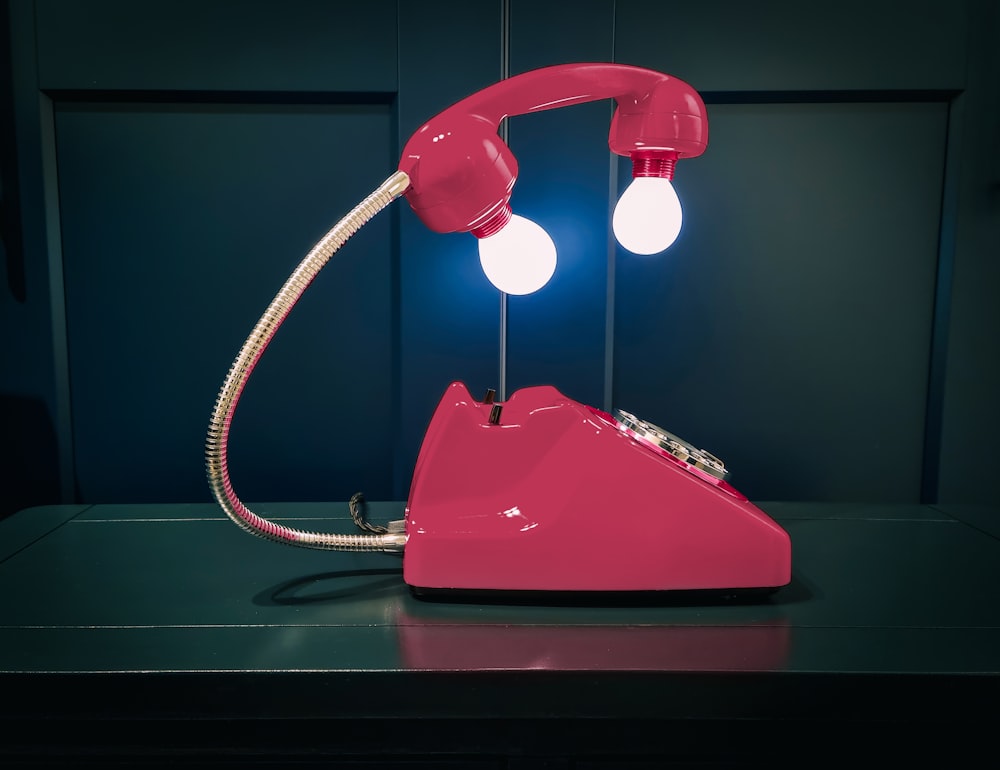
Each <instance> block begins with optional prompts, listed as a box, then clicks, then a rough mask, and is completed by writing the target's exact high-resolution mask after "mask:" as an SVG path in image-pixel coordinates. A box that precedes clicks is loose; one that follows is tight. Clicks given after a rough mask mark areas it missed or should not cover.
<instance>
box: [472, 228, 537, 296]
mask: <svg viewBox="0 0 1000 770" xmlns="http://www.w3.org/2000/svg"><path fill="white" fill-rule="evenodd" d="M479 261H480V263H481V264H482V266H483V272H484V273H486V277H487V278H489V279H490V283H492V284H493V285H494V286H496V287H497V288H498V289H500V291H502V292H506V293H507V294H531V293H532V292H533V291H538V290H539V289H540V288H542V287H543V286H544V285H545V284H547V283H548V282H549V278H551V277H552V274H553V273H554V272H555V270H556V245H555V244H554V243H553V242H552V239H551V238H550V237H549V234H548V233H547V232H545V230H544V229H543V228H542V227H540V226H539V225H536V224H535V223H534V222H532V221H531V220H530V219H525V218H524V217H521V216H518V215H517V214H514V215H513V216H512V217H511V218H510V221H509V222H508V223H507V224H506V225H504V226H503V228H501V229H500V230H499V231H498V232H496V233H494V234H493V235H489V236H487V237H485V238H480V239H479Z"/></svg>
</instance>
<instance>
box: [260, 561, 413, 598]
mask: <svg viewBox="0 0 1000 770" xmlns="http://www.w3.org/2000/svg"><path fill="white" fill-rule="evenodd" d="M405 590H406V584H405V583H403V570H402V568H395V569H388V568H380V569H353V570H340V571H336V572H320V573H317V574H314V575H304V576H302V577H299V578H295V579H293V580H286V581H285V582H283V583H279V584H278V585H276V586H271V587H270V588H265V589H264V590H263V591H261V592H259V593H258V594H257V595H255V596H254V597H253V603H254V604H256V605H258V606H262V607H279V606H285V607H287V606H294V605H305V604H319V603H322V602H338V601H355V600H359V599H373V598H379V597H385V598H389V597H391V596H393V595H396V594H398V593H400V592H403V591H405Z"/></svg>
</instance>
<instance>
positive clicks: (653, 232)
mask: <svg viewBox="0 0 1000 770" xmlns="http://www.w3.org/2000/svg"><path fill="white" fill-rule="evenodd" d="M611 226H612V228H613V229H614V231H615V237H616V238H617V239H618V242H619V243H620V244H621V245H622V246H623V247H625V248H626V249H628V250H629V251H631V252H632V253H633V254H658V253H659V252H661V251H663V250H664V249H665V248H667V247H668V246H669V245H670V244H671V243H673V242H674V241H675V240H677V235H678V234H679V233H680V231H681V202H680V199H679V198H678V197H677V193H676V192H675V191H674V186H673V185H672V184H670V180H669V179H664V178H662V177H655V176H640V177H636V178H635V179H633V180H632V184H630V185H629V186H628V189H626V190H625V192H624V193H623V194H622V197H621V198H620V199H619V200H618V205H617V206H615V214H614V217H612V220H611Z"/></svg>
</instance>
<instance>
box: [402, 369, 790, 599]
mask: <svg viewBox="0 0 1000 770" xmlns="http://www.w3.org/2000/svg"><path fill="white" fill-rule="evenodd" d="M725 475H726V470H725V467H724V466H723V464H722V463H721V462H720V461H719V460H718V459H717V458H715V457H713V456H712V455H710V454H708V453H706V452H704V451H701V450H698V449H695V448H694V447H692V446H690V445H689V444H687V443H686V442H684V441H682V440H681V439H679V438H677V437H676V436H674V435H672V434H670V433H668V432H666V431H664V430H662V429H660V428H657V427H656V426H654V425H651V424H649V423H646V422H643V421H642V420H639V419H637V418H636V417H634V416H632V415H630V414H628V413H626V412H620V411H619V412H616V414H615V415H610V414H607V413H606V412H603V411H601V410H598V409H595V408H593V407H589V406H585V405H584V404H580V403H578V402H576V401H573V400H572V399H569V398H567V397H566V396H564V395H563V394H562V393H560V392H559V391H558V390H556V389H555V388H553V387H551V386H538V387H530V388H524V389H522V390H519V391H517V392H515V393H514V394H513V395H512V396H511V397H510V398H509V399H508V400H507V401H506V402H504V403H502V404H501V403H494V402H493V397H492V393H490V394H487V396H486V398H485V399H484V400H483V401H477V400H475V399H474V398H473V397H472V396H471V395H470V394H469V391H468V389H467V388H466V387H465V385H463V384H462V383H458V382H456V383H452V384H451V385H450V386H449V388H448V389H447V391H446V392H445V394H444V397H443V398H442V399H441V402H440V403H439V404H438V407H437V410H436V411H435V412H434V416H433V418H432V420H431V423H430V426H429V427H428V429H427V433H426V435H425V438H424V442H423V445H422V447H421V449H420V453H419V455H418V458H417V462H416V466H415V469H414V473H413V481H412V485H411V487H410V495H409V500H408V504H407V508H406V520H405V533H406V538H407V541H406V550H405V554H404V558H403V578H404V580H405V581H406V583H407V584H409V585H410V586H411V587H412V588H414V590H415V591H416V592H417V593H418V594H421V593H424V594H431V593H433V592H435V591H436V590H448V591H454V590H456V589H457V590H473V591H525V590H532V591H539V590H542V591H557V592H558V591H574V592H575V591H677V590H701V589H715V590H729V589H762V588H771V589H773V588H778V587H780V586H783V585H785V584H787V583H788V582H789V580H790V578H791V544H790V539H789V537H788V534H787V533H786V532H785V531H784V530H783V529H782V528H781V527H780V526H778V524H777V523H775V522H774V521H773V520H772V519H771V518H770V517H769V516H768V515H767V514H765V513H764V512H763V511H761V510H760V509H759V508H757V507H755V506H754V505H753V504H751V503H750V502H749V501H748V500H747V498H746V497H744V496H743V495H742V494H740V493H739V492H738V491H737V490H736V489H734V488H733V487H732V486H731V485H730V484H729V483H727V482H726V481H725Z"/></svg>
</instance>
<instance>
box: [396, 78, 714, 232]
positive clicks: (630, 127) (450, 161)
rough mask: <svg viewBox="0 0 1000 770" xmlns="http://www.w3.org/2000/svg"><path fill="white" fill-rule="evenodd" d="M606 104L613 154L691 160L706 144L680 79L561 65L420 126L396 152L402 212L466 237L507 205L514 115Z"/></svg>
mask: <svg viewBox="0 0 1000 770" xmlns="http://www.w3.org/2000/svg"><path fill="white" fill-rule="evenodd" d="M607 98H613V99H615V101H616V102H617V108H616V109H615V113H614V116H613V117H612V120H611V130H610V135H609V137H608V145H609V147H610V148H611V150H612V151H614V152H616V153H618V154H619V155H624V156H630V155H631V154H632V153H633V152H642V153H644V154H645V155H646V156H649V155H650V154H657V153H672V154H673V157H675V158H691V157H695V156H697V155H700V154H701V153H702V152H704V150H705V147H706V145H707V144H708V116H707V112H706V110H705V105H704V102H703V101H702V99H701V97H700V96H699V95H698V93H697V91H695V90H694V89H693V88H692V87H691V86H689V85H688V84H687V83H685V82H684V81H682V80H678V79H677V78H674V77H671V76H669V75H665V74H663V73H661V72H656V71H654V70H648V69H643V68H641V67H632V66H629V65H624V64H610V63H580V64H560V65H556V66H553V67H543V68H541V69H537V70H532V71H530V72H525V73H523V74H521V75H515V76H514V77H511V78H507V79H506V80H502V81H500V82H499V83H496V84H494V85H492V86H489V87H488V88H484V89H482V90H481V91H478V92H476V93H475V94H473V95H471V96H469V97H467V98H465V99H463V100H461V101H459V102H457V103H456V104H454V105H452V106H451V107H449V108H448V109H446V110H444V111H443V112H441V113H439V114H438V115H437V116H435V117H434V118H432V119H431V120H430V121H428V122H427V123H426V124H424V125H423V126H421V127H420V128H419V129H418V130H417V131H416V133H414V134H413V136H412V137H410V140H409V141H408V142H407V143H406V146H405V147H404V148H403V153H402V156H401V158H400V162H399V170H400V171H405V172H406V173H407V174H409V176H410V181H411V187H410V190H409V191H408V192H407V193H406V198H407V200H408V201H409V203H410V206H411V207H412V208H413V210H414V211H415V212H416V213H417V215H418V216H419V217H420V218H421V220H423V222H424V224H426V225H427V226H428V227H429V228H430V229H431V230H434V231H435V232H439V233H451V232H468V231H470V230H474V229H476V228H477V227H478V226H480V225H482V223H483V222H484V221H486V220H488V219H489V218H490V216H491V215H493V214H494V212H496V211H497V209H498V208H500V207H501V206H503V205H504V204H505V203H506V202H507V201H508V200H509V198H510V194H511V189H512V188H513V186H514V182H515V181H516V179H517V160H516V159H515V158H514V155H513V153H511V151H510V148H509V147H507V145H506V144H505V143H504V142H503V140H502V139H501V138H500V137H499V136H498V134H497V131H498V129H499V127H500V121H501V120H503V118H505V117H509V116H513V115H524V114H528V113H532V112H541V111H543V110H551V109H554V108H556V107H566V106H569V105H572V104H580V103H583V102H591V101H596V100H599V99H607Z"/></svg>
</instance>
